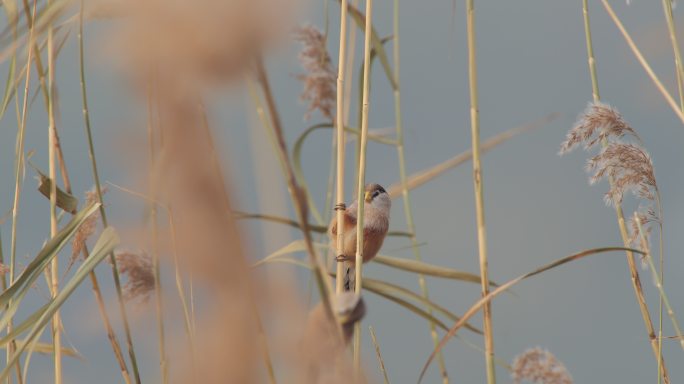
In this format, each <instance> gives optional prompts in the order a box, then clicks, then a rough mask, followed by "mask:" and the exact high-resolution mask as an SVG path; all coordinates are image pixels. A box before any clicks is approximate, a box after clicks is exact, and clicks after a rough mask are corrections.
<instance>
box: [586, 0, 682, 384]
mask: <svg viewBox="0 0 684 384" xmlns="http://www.w3.org/2000/svg"><path fill="white" fill-rule="evenodd" d="M602 1H604V0H602ZM604 6H607V7H610V5H609V4H607V3H606V2H605V1H604ZM606 9H611V8H606ZM611 10H612V9H611ZM582 13H583V16H584V32H585V38H586V45H587V58H588V62H589V73H590V76H591V86H592V95H593V100H594V102H595V103H597V102H600V101H601V97H600V94H599V87H598V76H597V72H596V59H595V58H594V49H593V43H592V38H591V25H590V22H589V6H588V0H582ZM609 13H610V12H609ZM618 22H619V21H618ZM680 112H681V111H680ZM601 145H602V146H603V147H605V146H607V145H608V143H607V141H606V140H605V139H604V140H602V141H601ZM608 182H609V183H610V186H611V188H612V186H613V184H614V180H613V177H612V176H609V177H608ZM615 214H616V216H617V221H618V227H619V229H620V236H621V237H622V242H623V244H624V245H625V247H626V248H629V245H630V241H629V233H628V231H627V225H626V223H625V216H624V213H623V211H622V205H621V204H620V203H619V202H615ZM625 254H626V255H627V265H628V267H629V273H630V277H631V280H632V287H633V288H634V294H635V296H636V300H637V303H638V304H639V310H640V311H641V316H642V318H643V320H644V325H645V326H646V333H647V334H648V338H649V340H650V343H651V348H652V349H653V353H654V355H655V357H656V362H657V364H658V372H661V371H662V377H663V379H664V381H665V383H666V384H669V382H670V379H669V376H668V373H667V368H666V367H665V361H664V359H663V357H662V356H661V354H660V353H659V352H658V344H657V342H656V336H655V331H654V329H653V322H652V321H651V315H650V314H649V311H648V306H647V305H646V299H645V298H644V293H643V289H642V288H641V280H640V278H639V271H638V269H637V266H636V264H635V263H634V254H633V253H632V252H631V251H625ZM659 376H660V375H659Z"/></svg>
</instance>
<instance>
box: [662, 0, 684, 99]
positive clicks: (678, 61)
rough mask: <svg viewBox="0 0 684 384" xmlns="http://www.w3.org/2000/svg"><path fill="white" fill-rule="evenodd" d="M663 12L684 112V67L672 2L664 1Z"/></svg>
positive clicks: (669, 0)
mask: <svg viewBox="0 0 684 384" xmlns="http://www.w3.org/2000/svg"><path fill="white" fill-rule="evenodd" d="M663 12H664V13H665V21H666V22H667V31H668V33H669V35H670V43H671V44H672V52H673V54H674V60H675V74H676V75H677V76H676V77H677V90H678V91H679V109H681V110H682V111H684V65H682V54H681V51H680V49H679V42H678V41H677V28H676V27H675V23H674V17H673V16H672V0H663Z"/></svg>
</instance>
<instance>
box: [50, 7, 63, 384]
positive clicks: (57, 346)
mask: <svg viewBox="0 0 684 384" xmlns="http://www.w3.org/2000/svg"><path fill="white" fill-rule="evenodd" d="M50 3H51V1H50V0H49V1H48V5H49V4H50ZM47 28H48V31H47V34H48V37H47V56H48V105H47V107H48V159H49V175H50V180H52V182H51V183H50V236H51V237H54V236H55V235H56V234H57V232H58V231H59V228H58V227H57V182H56V180H57V177H56V176H57V168H56V164H55V162H56V158H55V147H56V144H57V142H56V136H57V133H56V131H57V127H56V125H55V57H54V30H53V27H52V23H50V25H48V27H47ZM50 272H51V279H50V280H51V281H50V287H51V289H50V290H51V295H52V297H53V298H55V297H57V293H58V291H59V259H58V258H57V257H55V258H54V259H52V262H51V263H50ZM52 342H53V345H54V351H55V352H54V353H55V354H54V364H55V384H61V383H62V335H61V324H60V317H59V311H57V312H55V315H54V316H53V317H52Z"/></svg>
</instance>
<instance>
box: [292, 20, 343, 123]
mask: <svg viewBox="0 0 684 384" xmlns="http://www.w3.org/2000/svg"><path fill="white" fill-rule="evenodd" d="M294 37H295V39H296V40H297V41H299V42H301V43H302V45H303V48H302V51H301V52H300V53H299V62H300V63H301V65H302V67H303V68H304V69H305V70H306V73H304V74H301V75H299V76H297V78H298V79H299V80H300V81H302V82H303V83H304V90H303V91H302V95H301V96H300V98H301V100H302V101H304V102H308V103H309V109H308V111H307V112H306V115H304V117H305V118H306V119H308V118H309V117H311V113H312V112H313V111H315V110H318V111H320V113H321V114H322V115H323V116H324V117H325V118H326V119H329V120H331V121H332V120H333V118H334V110H335V103H336V99H335V96H336V93H335V92H336V88H335V83H336V81H337V74H336V73H335V68H333V65H332V61H331V60H330V54H329V53H328V50H327V49H326V47H325V43H326V39H325V36H324V35H323V33H321V31H319V30H318V29H317V28H316V27H314V26H312V25H304V26H300V27H298V28H296V29H295V31H294Z"/></svg>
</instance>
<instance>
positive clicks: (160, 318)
mask: <svg viewBox="0 0 684 384" xmlns="http://www.w3.org/2000/svg"><path fill="white" fill-rule="evenodd" d="M154 92H155V89H154V85H153V84H152V82H151V83H150V84H148V93H147V141H148V151H149V167H150V169H149V180H150V181H153V180H155V179H156V177H155V175H154V172H155V164H156V162H157V153H156V150H155V146H156V140H155V119H154V115H155V108H154V101H153V98H154ZM150 188H151V191H150V197H151V198H152V199H153V200H154V199H156V197H157V196H156V185H154V183H152V184H151V186H150ZM149 212H150V226H151V229H152V264H153V265H152V270H153V273H154V293H155V299H156V300H155V304H156V309H157V335H158V339H159V340H158V342H159V367H160V370H161V376H162V383H164V384H166V383H168V380H169V370H168V365H167V358H166V340H165V339H166V336H165V335H164V304H163V300H164V297H163V294H162V291H161V273H160V262H159V261H160V260H159V257H160V255H159V233H158V222H157V205H156V204H154V203H151V204H149Z"/></svg>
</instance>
